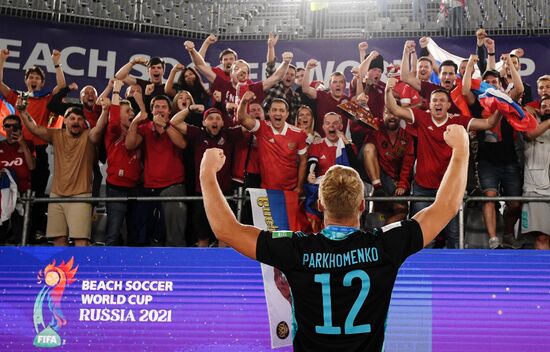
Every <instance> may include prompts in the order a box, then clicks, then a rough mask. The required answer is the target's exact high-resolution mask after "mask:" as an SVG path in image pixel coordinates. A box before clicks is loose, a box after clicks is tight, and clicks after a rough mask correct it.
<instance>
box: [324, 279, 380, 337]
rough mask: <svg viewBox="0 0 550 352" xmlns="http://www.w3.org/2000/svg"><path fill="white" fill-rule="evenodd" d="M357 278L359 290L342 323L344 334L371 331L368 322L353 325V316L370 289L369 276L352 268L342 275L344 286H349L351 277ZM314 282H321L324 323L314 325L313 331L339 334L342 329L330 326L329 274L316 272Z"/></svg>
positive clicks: (355, 315) (357, 311)
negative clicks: (359, 283) (359, 281)
mask: <svg viewBox="0 0 550 352" xmlns="http://www.w3.org/2000/svg"><path fill="white" fill-rule="evenodd" d="M355 278H358V279H360V280H361V291H360V292H359V296H357V299H356V300H355V303H353V306H352V307H351V310H350V311H349V313H348V316H347V318H346V322H345V323H344V334H346V335H348V334H363V333H369V332H370V331H371V328H370V324H362V325H354V322H355V318H356V317H357V314H358V313H359V309H361V306H362V305H363V303H364V302H365V299H367V296H368V294H369V290H370V278H369V275H368V274H367V273H366V272H364V271H363V270H353V271H350V272H349V273H347V274H346V275H345V276H344V280H343V281H344V282H343V284H344V286H346V287H349V286H351V282H352V281H353V279H355ZM315 282H318V283H320V284H321V290H322V291H321V293H322V295H323V319H324V325H323V326H319V325H316V326H315V332H317V333H318V334H328V335H339V334H341V333H342V329H341V328H340V327H338V326H332V304H331V301H332V300H331V295H330V274H316V275H315Z"/></svg>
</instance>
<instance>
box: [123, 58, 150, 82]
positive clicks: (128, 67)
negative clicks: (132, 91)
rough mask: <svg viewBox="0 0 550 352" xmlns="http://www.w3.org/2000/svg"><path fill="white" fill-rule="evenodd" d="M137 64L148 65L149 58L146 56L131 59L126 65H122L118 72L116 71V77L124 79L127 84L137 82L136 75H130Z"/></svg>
mask: <svg viewBox="0 0 550 352" xmlns="http://www.w3.org/2000/svg"><path fill="white" fill-rule="evenodd" d="M135 65H144V66H145V65H147V59H146V58H145V57H141V56H140V57H135V58H133V59H132V60H131V61H129V62H128V63H127V64H126V65H124V66H122V67H121V68H120V70H118V72H117V73H115V78H116V79H119V80H121V81H123V82H124V83H125V84H127V85H130V86H131V85H133V84H136V83H137V80H136V78H135V77H132V76H130V71H132V68H134V66H135Z"/></svg>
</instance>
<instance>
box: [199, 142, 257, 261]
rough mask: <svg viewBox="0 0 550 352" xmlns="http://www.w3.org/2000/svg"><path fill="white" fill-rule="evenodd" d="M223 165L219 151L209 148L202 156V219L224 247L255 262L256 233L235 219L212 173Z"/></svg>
mask: <svg viewBox="0 0 550 352" xmlns="http://www.w3.org/2000/svg"><path fill="white" fill-rule="evenodd" d="M224 163H225V155H224V154H223V150H221V149H218V148H210V149H207V150H206V151H205V152H204V155H203V157H202V161H201V166H200V172H199V177H200V181H201V188H202V195H203V198H204V209H205V211H206V216H207V218H208V222H209V223H210V227H211V228H212V232H214V235H216V238H217V239H218V240H220V241H223V242H224V243H227V244H228V245H229V246H230V247H232V248H233V249H235V250H236V251H237V252H239V253H241V254H243V255H245V256H247V257H249V258H251V259H256V243H257V241H258V236H259V234H260V229H259V228H257V227H253V226H247V225H242V224H240V223H239V222H238V221H237V219H236V218H235V215H234V214H233V211H232V210H231V208H230V207H229V204H228V203H227V200H226V199H225V196H224V195H223V193H222V191H221V189H220V186H219V184H218V180H217V179H216V173H217V172H218V171H219V170H221V168H222V167H223V164H224Z"/></svg>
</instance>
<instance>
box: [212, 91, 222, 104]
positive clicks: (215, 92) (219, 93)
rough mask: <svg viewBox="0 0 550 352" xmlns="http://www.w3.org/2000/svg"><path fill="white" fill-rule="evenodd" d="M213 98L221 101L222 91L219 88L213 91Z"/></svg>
mask: <svg viewBox="0 0 550 352" xmlns="http://www.w3.org/2000/svg"><path fill="white" fill-rule="evenodd" d="M212 98H214V100H215V101H216V102H217V103H221V101H222V92H220V91H219V90H215V91H214V93H212Z"/></svg>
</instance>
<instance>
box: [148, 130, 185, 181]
mask: <svg viewBox="0 0 550 352" xmlns="http://www.w3.org/2000/svg"><path fill="white" fill-rule="evenodd" d="M138 133H139V134H140V135H141V136H142V137H143V143H144V144H145V146H144V150H145V158H144V164H145V165H144V169H143V179H144V180H143V181H144V182H143V186H144V187H145V188H165V187H169V186H171V185H175V184H178V183H183V181H184V174H185V173H184V169H183V159H182V151H181V149H180V148H178V147H176V146H175V145H174V143H172V141H171V140H170V137H168V133H166V132H165V133H162V134H160V133H158V132H157V131H155V126H154V125H153V122H152V121H148V122H146V123H144V124H142V125H140V126H139V127H138Z"/></svg>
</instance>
